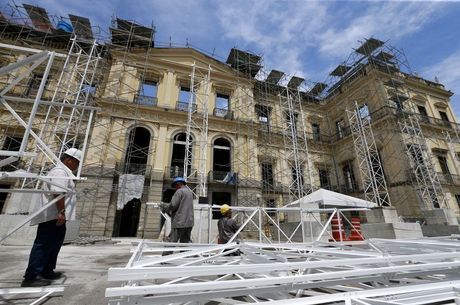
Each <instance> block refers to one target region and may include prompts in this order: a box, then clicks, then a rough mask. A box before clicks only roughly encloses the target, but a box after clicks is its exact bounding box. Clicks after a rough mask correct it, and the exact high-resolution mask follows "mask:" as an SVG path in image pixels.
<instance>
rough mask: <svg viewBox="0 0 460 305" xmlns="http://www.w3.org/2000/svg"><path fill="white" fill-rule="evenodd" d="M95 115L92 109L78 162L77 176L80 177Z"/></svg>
mask: <svg viewBox="0 0 460 305" xmlns="http://www.w3.org/2000/svg"><path fill="white" fill-rule="evenodd" d="M93 116H94V110H92V111H91V112H90V113H89V118H88V125H87V126H86V133H85V138H84V140H83V147H82V149H81V160H82V161H81V162H79V163H78V170H77V175H76V176H77V177H78V178H80V175H81V170H82V168H83V160H85V155H86V146H87V144H88V138H89V134H90V131H91V122H92V121H93Z"/></svg>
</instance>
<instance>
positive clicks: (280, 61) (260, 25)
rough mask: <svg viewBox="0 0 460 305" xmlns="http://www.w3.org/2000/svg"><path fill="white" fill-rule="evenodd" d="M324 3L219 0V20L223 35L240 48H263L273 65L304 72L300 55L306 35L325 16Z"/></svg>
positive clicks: (276, 67)
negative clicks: (229, 3) (235, 42)
mask: <svg viewBox="0 0 460 305" xmlns="http://www.w3.org/2000/svg"><path fill="white" fill-rule="evenodd" d="M327 5H328V4H327V3H324V2H316V1H289V2H287V1H264V0H254V1H244V0H238V1H233V3H232V5H231V6H229V5H226V4H224V3H222V2H221V3H220V5H219V6H218V15H219V22H220V25H221V27H222V30H223V32H224V35H225V37H226V38H227V39H233V40H236V41H240V42H242V43H243V45H240V46H238V47H239V48H240V49H243V50H244V49H247V48H256V49H258V50H263V52H264V54H263V55H264V59H265V62H266V63H269V66H270V67H271V68H273V69H278V70H283V71H285V72H286V73H290V74H293V73H296V75H298V76H304V77H305V76H307V75H308V72H307V71H306V66H308V65H306V63H305V62H304V60H303V58H304V57H305V55H306V49H307V47H309V46H310V47H311V46H312V42H311V41H310V40H309V38H310V36H311V35H312V34H313V33H315V31H317V30H319V29H320V28H321V27H322V26H323V25H324V24H325V22H326V20H327V14H326V12H327Z"/></svg>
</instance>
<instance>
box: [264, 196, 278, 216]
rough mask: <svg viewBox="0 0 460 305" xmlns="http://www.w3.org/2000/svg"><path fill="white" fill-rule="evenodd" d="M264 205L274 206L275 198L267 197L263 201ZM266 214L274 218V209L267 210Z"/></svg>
mask: <svg viewBox="0 0 460 305" xmlns="http://www.w3.org/2000/svg"><path fill="white" fill-rule="evenodd" d="M265 206H266V207H267V208H276V202H275V199H267V201H265ZM267 214H268V216H270V217H272V218H274V217H275V216H276V211H267Z"/></svg>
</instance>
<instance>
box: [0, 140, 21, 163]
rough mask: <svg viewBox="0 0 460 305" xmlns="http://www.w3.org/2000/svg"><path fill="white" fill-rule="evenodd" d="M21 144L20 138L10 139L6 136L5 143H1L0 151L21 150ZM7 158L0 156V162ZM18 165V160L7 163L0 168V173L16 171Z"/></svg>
mask: <svg viewBox="0 0 460 305" xmlns="http://www.w3.org/2000/svg"><path fill="white" fill-rule="evenodd" d="M21 143H22V137H11V136H6V137H5V141H4V142H3V146H2V150H8V151H19V149H20V148H21ZM6 158H8V157H7V156H0V160H3V159H6ZM18 165H19V160H16V161H14V162H12V163H9V164H7V165H5V166H2V167H1V168H0V170H1V171H6V172H7V171H14V170H16V169H17V166H18Z"/></svg>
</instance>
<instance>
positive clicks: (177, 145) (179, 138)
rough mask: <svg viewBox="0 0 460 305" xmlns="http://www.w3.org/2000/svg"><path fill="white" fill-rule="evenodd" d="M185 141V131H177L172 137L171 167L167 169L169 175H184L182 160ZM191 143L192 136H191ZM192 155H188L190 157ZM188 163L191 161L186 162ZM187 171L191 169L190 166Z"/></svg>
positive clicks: (183, 159)
mask: <svg viewBox="0 0 460 305" xmlns="http://www.w3.org/2000/svg"><path fill="white" fill-rule="evenodd" d="M186 143H187V134H186V133H185V132H182V133H178V134H176V135H175V136H174V137H173V149H172V156H171V167H170V169H169V175H170V177H178V176H181V177H182V176H183V175H184V161H185V150H186ZM192 143H193V138H192ZM191 157H192V156H190V158H191ZM188 163H189V164H190V163H191V162H188ZM187 170H188V172H190V171H191V168H190V166H189V167H188V169H187Z"/></svg>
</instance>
